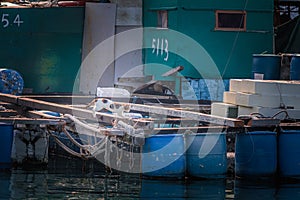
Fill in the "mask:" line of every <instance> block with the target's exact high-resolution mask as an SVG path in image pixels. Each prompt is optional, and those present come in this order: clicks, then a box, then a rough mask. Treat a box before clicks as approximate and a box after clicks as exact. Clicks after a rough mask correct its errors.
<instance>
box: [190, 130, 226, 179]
mask: <svg viewBox="0 0 300 200" xmlns="http://www.w3.org/2000/svg"><path fill="white" fill-rule="evenodd" d="M185 137H186V145H187V146H186V148H187V151H186V160H187V162H186V163H187V164H186V168H187V173H188V174H189V175H190V176H192V177H199V178H224V177H225V176H226V171H227V156H226V155H227V149H226V134H224V133H196V134H187V135H186V136H185Z"/></svg>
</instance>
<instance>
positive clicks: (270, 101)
mask: <svg viewBox="0 0 300 200" xmlns="http://www.w3.org/2000/svg"><path fill="white" fill-rule="evenodd" d="M299 102H300V96H290V95H282V96H280V95H278V94H275V95H274V94H273V95H271V94H249V93H241V92H237V93H236V98H235V103H234V104H236V105H239V106H246V107H254V106H259V107H269V108H279V107H280V106H281V105H282V104H284V105H285V106H289V107H293V108H295V109H298V108H300V104H299Z"/></svg>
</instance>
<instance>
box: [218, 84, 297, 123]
mask: <svg viewBox="0 0 300 200" xmlns="http://www.w3.org/2000/svg"><path fill="white" fill-rule="evenodd" d="M223 103H225V105H224V107H235V106H237V107H236V108H237V116H240V115H249V114H250V113H260V114H262V115H264V116H266V117H272V116H274V115H275V114H276V113H278V112H279V111H282V110H286V111H287V112H288V114H289V116H290V117H291V118H295V119H300V82H299V81H277V80H276V81H275V80H252V79H232V80H230V89H229V91H228V92H224V96H223ZM216 106H219V107H220V103H216V105H214V104H212V114H213V115H218V116H223V117H229V116H226V115H225V116H224V111H222V112H220V111H219V112H217V111H216V109H215V108H216ZM225 113H226V112H225ZM230 117H232V116H230Z"/></svg>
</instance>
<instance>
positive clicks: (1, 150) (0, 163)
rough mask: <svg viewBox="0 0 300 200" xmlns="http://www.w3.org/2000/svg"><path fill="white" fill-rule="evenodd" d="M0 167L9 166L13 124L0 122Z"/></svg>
mask: <svg viewBox="0 0 300 200" xmlns="http://www.w3.org/2000/svg"><path fill="white" fill-rule="evenodd" d="M0 138H1V139H0V169H3V168H10V165H11V149H12V144H13V125H11V124H3V123H1V124H0Z"/></svg>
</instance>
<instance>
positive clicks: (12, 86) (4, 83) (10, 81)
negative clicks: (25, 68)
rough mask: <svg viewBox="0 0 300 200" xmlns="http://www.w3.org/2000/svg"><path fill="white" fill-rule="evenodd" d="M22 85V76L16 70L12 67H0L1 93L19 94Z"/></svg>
mask: <svg viewBox="0 0 300 200" xmlns="http://www.w3.org/2000/svg"><path fill="white" fill-rule="evenodd" d="M23 87H24V81H23V78H22V76H21V75H20V74H19V73H18V72H17V71H15V70H12V69H0V92H1V93H5V94H13V95H20V94H21V93H22V91H23Z"/></svg>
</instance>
